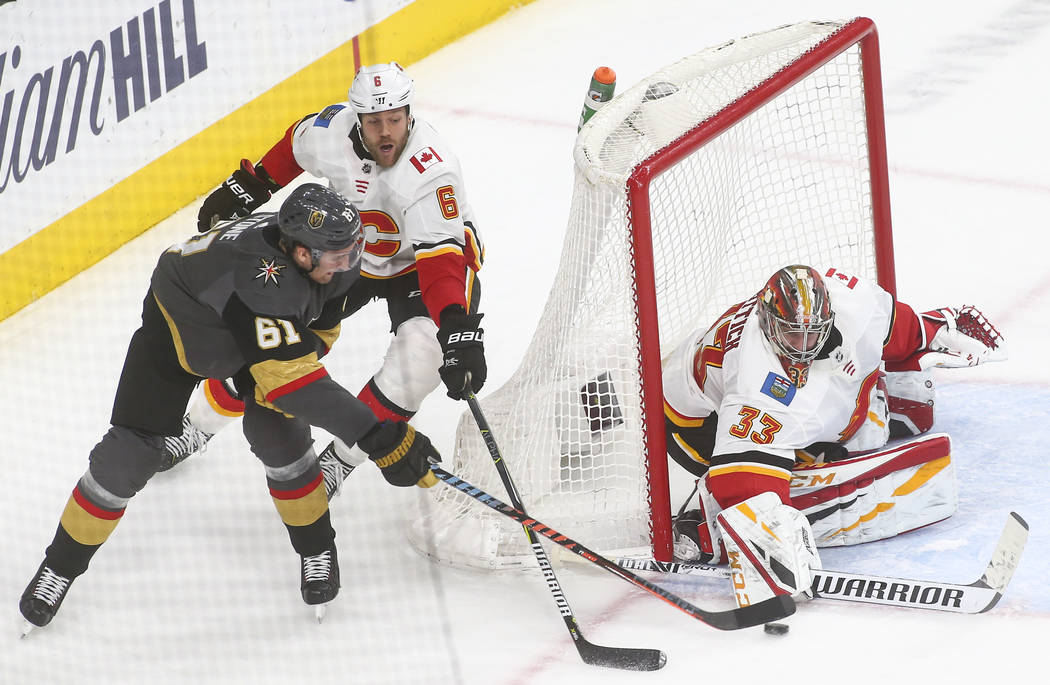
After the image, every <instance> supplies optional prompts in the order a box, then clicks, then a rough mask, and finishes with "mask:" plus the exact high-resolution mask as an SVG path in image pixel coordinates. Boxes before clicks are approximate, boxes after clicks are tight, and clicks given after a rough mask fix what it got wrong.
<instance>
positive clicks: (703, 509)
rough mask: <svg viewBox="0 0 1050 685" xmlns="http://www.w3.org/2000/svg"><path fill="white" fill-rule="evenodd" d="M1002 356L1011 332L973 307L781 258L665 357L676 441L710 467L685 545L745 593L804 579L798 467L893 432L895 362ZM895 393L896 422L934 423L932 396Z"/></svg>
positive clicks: (681, 526) (677, 447) (789, 586)
mask: <svg viewBox="0 0 1050 685" xmlns="http://www.w3.org/2000/svg"><path fill="white" fill-rule="evenodd" d="M1005 356H1006V351H1005V344H1004V341H1003V339H1002V336H1001V335H999V333H998V331H997V330H996V329H995V328H994V327H993V326H992V325H991V324H990V323H989V322H988V321H987V319H986V318H985V317H984V316H983V315H982V314H981V313H980V312H979V311H977V310H976V309H974V308H972V307H964V308H961V309H951V308H942V309H938V310H934V311H930V312H924V313H922V314H917V313H916V312H915V311H914V310H913V309H912V308H911V307H910V306H908V305H906V304H904V303H902V302H897V301H895V299H894V297H893V296H892V295H890V294H889V293H888V292H886V291H885V290H883V289H882V288H880V287H879V286H878V285H877V284H875V283H873V282H871V281H868V280H866V279H862V278H858V277H855V276H852V275H850V274H847V273H843V272H841V271H839V270H837V269H834V268H831V269H828V270H827V271H825V272H824V275H823V276H821V274H820V273H819V272H818V271H817V270H815V269H814V268H812V267H809V266H803V265H792V266H788V267H784V268H782V269H780V270H778V271H777V272H776V273H775V274H774V275H773V276H772V277H771V278H770V279H769V280H768V281H767V282H766V284H765V286H764V287H763V288H762V289H761V290H760V291H759V292H758V294H756V295H755V296H754V297H751V298H750V299H748V300H745V301H744V302H741V303H739V304H736V305H734V306H733V307H731V308H730V309H729V310H728V311H727V312H726V313H725V314H723V315H722V316H721V317H720V318H719V319H718V320H717V321H716V322H715V323H714V325H712V326H711V327H710V328H709V329H706V330H698V331H695V332H694V333H693V334H691V335H690V336H687V337H686V339H685V340H684V342H683V343H682V344H681V345H679V346H678V347H677V348H676V349H675V351H674V352H673V353H672V354H671V355H670V356H669V357H668V358H667V360H666V363H665V365H664V372H663V385H664V410H665V423H666V428H667V444H668V454H669V455H670V456H671V457H672V459H673V460H674V461H676V462H677V463H678V464H679V465H681V466H683V467H684V468H685V469H686V470H688V471H689V472H690V473H692V474H694V475H695V476H697V477H698V478H699V479H700V480H699V481H698V489H699V492H700V508H699V509H695V510H691V511H686V512H682V513H680V514H679V516H678V517H677V518H676V522H675V534H676V540H675V543H676V544H675V546H676V555H677V556H679V557H682V558H685V559H688V560H700V561H704V562H713V563H726V562H728V563H729V564H730V566H731V568H732V569H733V571H734V576H733V581H734V592H735V594H736V597H737V601H738V603H739V604H740V605H741V606H743V605H746V604H749V603H754V602H757V601H761V600H763V599H766V598H768V597H771V596H774V595H777V594H785V593H786V594H791V595H797V594H799V593H805V592H807V591H808V588H809V586H810V584H811V575H810V570H811V569H813V568H819V567H820V559H819V555H818V553H817V550H816V547H817V545H816V539H815V537H814V533H813V530H812V528H811V526H810V522H809V521H808V520H807V518H806V516H804V515H803V514H802V513H801V512H800V511H799V510H798V509H797V508H796V507H794V506H792V504H793V502H792V499H791V492H790V482H791V478H792V475H793V473H792V469H793V467H795V466H796V464H797V463H800V462H803V463H813V462H815V461H816V462H820V461H834V460H836V459H844V458H846V457H847V455H848V453H850V452H854V453H855V452H856V451H858V450H870V449H873V448H877V447H881V446H883V445H884V444H885V443H886V441H887V438H888V437H889V436H890V430H889V429H890V423H891V422H890V421H889V420H888V419H889V416H888V415H887V414H888V412H887V408H886V407H885V405H882V406H880V403H883V402H885V384H884V383H883V382H882V379H883V377H884V376H885V372H886V371H887V370H889V371H892V372H902V373H903V372H911V373H903V375H904V376H909V375H915V373H914V372H920V371H924V370H926V369H929V368H932V367H933V366H974V365H976V364H979V363H982V362H985V361H993V360H998V359H1003V358H1005ZM899 385H900V387H905V388H907V387H908V383H907V381H905V382H904V383H903V384H899ZM891 394H892V390H891ZM904 394H905V395H907V394H908V393H907V392H905V393H904ZM899 399H900V401H899V402H897V403H896V404H894V400H893V399H891V400H890V403H891V405H893V406H892V407H891V412H890V415H891V416H892V415H894V414H893V413H892V409H893V408H896V409H897V410H898V411H897V413H896V414H895V415H896V416H897V417H898V419H899V421H896V422H893V423H894V434H895V435H906V434H912V433H916V432H921V431H925V430H929V428H930V427H931V426H932V423H933V420H932V406H931V405H932V403H931V404H927V403H925V402H922V401H915V400H914V399H911V400H909V399H908V398H907V397H905V398H899ZM895 532H899V531H894V533H895ZM839 544H843V543H839Z"/></svg>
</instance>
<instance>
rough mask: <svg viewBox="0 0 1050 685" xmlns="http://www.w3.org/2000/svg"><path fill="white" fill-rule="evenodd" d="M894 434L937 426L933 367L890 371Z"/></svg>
mask: <svg viewBox="0 0 1050 685" xmlns="http://www.w3.org/2000/svg"><path fill="white" fill-rule="evenodd" d="M886 393H887V395H888V399H889V409H890V437H891V438H901V437H906V436H910V435H921V434H922V433H925V432H926V431H928V430H930V428H932V427H933V406H934V395H935V391H934V386H933V374H932V373H931V372H929V371H898V372H895V373H888V374H886Z"/></svg>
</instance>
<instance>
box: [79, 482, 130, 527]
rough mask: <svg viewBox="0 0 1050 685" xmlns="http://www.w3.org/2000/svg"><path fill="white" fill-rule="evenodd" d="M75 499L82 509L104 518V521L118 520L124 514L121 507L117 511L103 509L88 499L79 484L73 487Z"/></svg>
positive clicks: (98, 517) (96, 516)
mask: <svg viewBox="0 0 1050 685" xmlns="http://www.w3.org/2000/svg"><path fill="white" fill-rule="evenodd" d="M73 499H74V500H75V501H76V503H77V505H78V506H79V507H80V508H81V509H83V510H84V511H86V512H87V513H89V514H91V515H92V516H94V517H95V518H97V519H102V520H104V521H116V520H117V519H119V518H120V517H121V516H123V515H124V510H123V509H119V510H117V511H110V510H108V509H103V508H101V507H98V506H95V505H94V504H92V503H91V502H90V501H88V498H87V497H85V496H84V493H82V492H80V487H79V486H78V487H75V488H73Z"/></svg>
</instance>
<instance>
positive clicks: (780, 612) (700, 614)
mask: <svg viewBox="0 0 1050 685" xmlns="http://www.w3.org/2000/svg"><path fill="white" fill-rule="evenodd" d="M430 469H431V471H433V472H434V475H435V476H437V478H438V479H439V480H441V481H443V482H444V483H445V485H448V486H449V487H452V488H455V489H457V490H459V491H460V492H462V493H463V494H465V495H467V496H469V497H472V498H474V499H475V500H477V501H478V502H481V503H482V504H484V505H485V506H487V507H489V508H491V509H493V510H495V511H497V512H499V513H500V514H503V515H504V516H506V517H508V518H511V519H513V520H515V521H517V522H518V523H520V524H521V525H522V526H524V527H526V528H528V529H530V530H532V531H534V532H536V533H537V534H539V535H542V536H543V537H545V538H547V539H548V540H550V541H551V542H554V543H555V544H558V545H561V546H562V547H564V548H565V549H567V550H569V551H570V552H572V553H573V554H576V555H577V556H579V557H582V558H583V559H586V560H587V561H589V562H591V563H592V564H595V565H596V566H598V567H600V568H603V569H605V570H606V571H608V572H609V573H612V574H613V575H615V576H618V577H620V578H622V579H624V580H626V581H627V582H629V583H631V584H632V585H635V586H637V587H640V588H642V589H643V590H645V591H647V592H649V593H650V594H653V595H655V596H657V597H659V598H660V599H662V600H664V601H665V602H667V603H668V604H670V605H671V606H673V607H675V608H676V609H679V610H680V611H683V612H685V613H686V614H689V615H690V616H692V617H693V618H695V619H697V620H698V621H701V622H703V623H706V624H707V625H709V626H711V627H712V628H717V629H719V630H738V629H740V628H750V627H752V626H757V625H762V624H764V623H769V622H771V621H779V620H780V619H782V618H785V617H787V616H790V615H791V614H793V613H795V601H794V600H793V599H792V598H791V597H789V596H787V595H779V596H777V597H772V598H770V599H767V600H764V601H762V602H758V603H757V604H752V605H751V606H746V607H740V608H737V609H726V610H723V611H711V610H707V609H701V608H700V607H697V606H694V605H693V604H690V603H689V602H687V601H686V600H684V599H682V598H681V597H678V596H677V595H675V594H673V593H671V592H668V591H667V590H665V589H663V588H662V587H659V586H657V585H654V584H653V583H650V582H649V581H647V580H645V579H644V578H641V577H639V576H637V575H635V574H634V573H631V572H630V571H628V570H627V569H624V568H621V567H619V566H617V565H616V564H614V563H613V562H611V561H609V560H608V559H606V558H605V557H603V556H601V555H600V554H598V553H597V552H593V551H591V550H589V549H587V548H586V547H584V546H583V545H581V544H580V543H578V542H576V541H575V540H573V539H571V538H569V537H568V536H566V535H564V534H562V533H560V532H558V531H556V530H554V529H553V528H551V527H550V526H548V525H546V524H544V523H542V522H540V521H537V520H536V519H534V518H530V517H529V516H528V514H526V513H524V512H523V511H521V510H519V509H516V508H514V507H511V506H510V505H508V504H505V503H503V502H501V501H500V500H498V499H496V498H495V497H493V496H492V495H490V494H488V493H487V492H485V491H484V490H482V489H480V488H478V487H475V486H474V485H471V484H470V483H468V482H467V481H465V480H463V479H462V478H460V477H459V476H456V475H453V474H451V473H449V472H448V471H446V470H444V469H443V468H441V467H440V466H438V465H437V464H436V463H432V464H431V467H430Z"/></svg>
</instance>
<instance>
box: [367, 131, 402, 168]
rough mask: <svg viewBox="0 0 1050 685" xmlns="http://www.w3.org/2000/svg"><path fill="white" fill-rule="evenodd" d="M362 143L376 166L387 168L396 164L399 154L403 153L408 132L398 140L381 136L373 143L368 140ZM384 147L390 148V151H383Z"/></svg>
mask: <svg viewBox="0 0 1050 685" xmlns="http://www.w3.org/2000/svg"><path fill="white" fill-rule="evenodd" d="M362 142H364V144H365V148H366V149H367V150H368V152H369V153H371V155H372V157H373V158H374V159H375V161H376V164H378V165H379V166H381V167H386V168H389V167H392V166H394V165H395V164H397V160H398V159H400V158H401V153H402V152H404V151H405V145H406V143H408V131H407V130H406V131H405V133H404V134H403V135H402V136H401V137H400V139H395V138H394V137H393V136H383V137H382V138H380V139H379V140H378V141H375V142H373V141H369V140H365V141H362ZM384 145H389V146H391V149H389V151H384V150H383V146H384Z"/></svg>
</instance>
